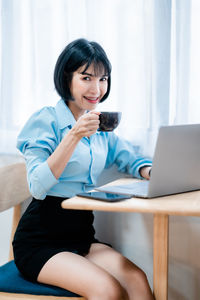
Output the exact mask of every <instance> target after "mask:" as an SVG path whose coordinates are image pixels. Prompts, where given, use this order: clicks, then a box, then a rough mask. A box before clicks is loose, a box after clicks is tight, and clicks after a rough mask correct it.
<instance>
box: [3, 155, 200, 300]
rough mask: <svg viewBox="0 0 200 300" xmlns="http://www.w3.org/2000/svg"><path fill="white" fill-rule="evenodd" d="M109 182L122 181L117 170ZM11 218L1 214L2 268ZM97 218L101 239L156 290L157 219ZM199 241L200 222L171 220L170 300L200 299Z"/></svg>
mask: <svg viewBox="0 0 200 300" xmlns="http://www.w3.org/2000/svg"><path fill="white" fill-rule="evenodd" d="M13 160H14V158H12V161H13ZM0 161H1V160H0ZM4 164H5V158H4ZM108 178H109V180H110V178H115V179H116V178H119V174H117V172H116V169H115V168H114V169H113V170H110V171H109V172H107V173H106V174H105V173H104V174H103V176H102V178H101V180H100V183H103V182H105V181H107V180H108ZM149 201H151V200H149ZM161 205H162V203H161ZM11 215H12V210H8V211H6V212H3V213H1V214H0V241H1V243H0V264H3V263H5V262H6V261H7V257H8V251H9V241H8V236H9V234H10V224H11ZM95 217H96V218H95V226H96V233H97V237H98V238H99V239H101V240H102V241H105V242H109V243H111V244H112V245H113V247H114V248H116V249H117V250H119V251H121V252H122V253H123V254H124V255H125V256H127V257H128V258H129V259H131V260H132V261H134V262H135V263H136V264H137V265H138V266H140V267H141V268H142V269H143V270H144V271H145V272H146V274H147V276H148V279H149V281H150V284H151V286H152V283H153V215H152V214H137V213H110V212H95ZM102 221H103V222H102ZM199 237H200V218H197V217H177V216H171V217H170V239H169V240H170V247H169V300H199V299H200V260H199V252H200V238H199Z"/></svg>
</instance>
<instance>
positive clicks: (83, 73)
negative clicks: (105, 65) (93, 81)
mask: <svg viewBox="0 0 200 300" xmlns="http://www.w3.org/2000/svg"><path fill="white" fill-rule="evenodd" d="M79 74H82V75H88V76H92V77H96V76H95V75H94V74H91V73H87V72H80V73H79ZM106 76H108V75H106V74H105V75H101V76H99V77H106Z"/></svg>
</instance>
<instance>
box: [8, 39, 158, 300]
mask: <svg viewBox="0 0 200 300" xmlns="http://www.w3.org/2000/svg"><path fill="white" fill-rule="evenodd" d="M110 74H111V65H110V62H109V60H108V58H107V56H106V53H105V52H104V50H103V49H102V47H101V46H100V45H99V44H98V43H96V42H89V41H87V40H85V39H78V40H75V41H73V42H72V43H70V44H69V45H68V46H67V47H66V48H65V49H64V50H63V52H62V53H61V54H60V56H59V58H58V61H57V63H56V67H55V73H54V82H55V87H56V90H57V92H58V94H59V95H60V96H61V99H60V100H59V102H58V103H57V105H56V106H55V107H44V108H43V109H41V110H40V111H38V112H36V113H35V114H33V116H32V117H31V118H30V119H29V120H28V122H27V123H26V125H25V126H24V128H23V130H22V131H21V133H20V134H19V137H18V143H17V147H18V149H19V150H20V151H21V152H22V153H23V154H24V157H25V160H26V165H27V174H28V183H29V188H30V191H31V194H32V196H33V200H32V202H31V204H30V205H29V207H28V208H27V210H26V212H25V213H24V215H23V216H22V218H21V220H20V223H19V225H18V228H17V231H16V233H15V237H14V240H13V248H14V256H15V262H16V265H17V267H18V269H19V270H20V271H21V273H22V274H23V275H24V276H25V277H26V278H28V279H29V280H32V281H38V282H41V283H46V284H51V285H55V286H59V287H62V288H64V289H67V290H70V291H72V292H75V293H77V294H79V295H82V296H84V297H85V298H86V299H89V300H101V299H102V300H112V299H113V300H118V299H129V300H140V299H141V300H151V299H153V296H152V292H151V289H150V287H149V284H148V281H147V278H146V275H145V274H144V272H143V271H142V270H141V269H139V268H138V267H137V266H136V265H134V264H133V263H132V262H131V261H129V260H128V259H127V258H125V257H124V256H122V255H121V254H120V253H118V252H117V251H115V250H114V249H113V248H112V247H111V246H110V245H107V244H104V243H101V242H100V241H98V240H97V239H96V238H95V230H94V228H93V213H92V212H91V211H80V210H64V209H62V208H61V202H62V201H63V199H66V198H69V197H72V196H74V195H76V194H77V193H80V192H84V191H89V190H91V189H93V188H94V186H95V184H96V181H97V178H98V176H99V175H100V174H101V172H102V170H103V169H104V168H108V167H110V166H111V165H112V164H114V163H115V164H117V165H118V168H119V170H120V171H122V172H127V173H129V174H132V175H133V176H135V177H139V178H142V177H144V178H146V179H149V171H150V169H151V161H150V160H149V159H146V158H144V157H141V156H139V155H136V153H135V152H134V147H133V146H132V145H131V144H130V143H129V142H127V141H124V140H123V139H121V138H119V137H117V136H116V135H115V134H114V133H113V132H109V133H108V132H99V131H97V129H98V127H99V114H100V113H99V112H98V111H95V109H96V108H97V105H98V104H99V103H100V102H103V101H104V100H105V99H106V98H107V97H108V95H109V91H110V81H111V77H110Z"/></svg>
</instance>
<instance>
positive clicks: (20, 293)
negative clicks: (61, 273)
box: [0, 162, 85, 300]
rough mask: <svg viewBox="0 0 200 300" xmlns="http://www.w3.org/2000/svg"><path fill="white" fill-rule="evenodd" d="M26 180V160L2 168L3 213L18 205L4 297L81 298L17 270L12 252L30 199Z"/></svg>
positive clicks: (2, 282) (2, 277)
mask: <svg viewBox="0 0 200 300" xmlns="http://www.w3.org/2000/svg"><path fill="white" fill-rule="evenodd" d="M30 197H31V195H30V192H29V189H28V184H27V180H26V167H25V163H23V162H22V163H21V162H20V163H15V164H11V165H8V166H5V167H1V168H0V212H1V211H4V210H6V209H8V208H11V207H14V211H13V221H12V230H11V238H10V250H9V262H8V263H6V264H4V265H3V266H1V267H0V299H1V300H12V299H15V300H16V299H18V300H22V299H26V300H47V299H48V300H49V299H52V300H61V299H62V300H81V299H85V298H83V297H80V296H79V295H76V294H74V293H72V292H70V291H67V290H64V289H61V288H58V287H54V286H51V285H46V284H40V283H32V282H29V281H28V280H26V279H24V278H23V277H22V275H21V274H20V273H19V271H18V270H17V268H16V266H15V263H14V260H13V251H12V244H11V242H12V240H13V236H14V233H15V230H16V227H17V225H18V222H19V219H20V217H21V207H22V205H21V204H22V203H23V202H24V201H25V200H27V199H28V198H30Z"/></svg>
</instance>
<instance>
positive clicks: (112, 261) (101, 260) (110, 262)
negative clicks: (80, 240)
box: [86, 244, 154, 300]
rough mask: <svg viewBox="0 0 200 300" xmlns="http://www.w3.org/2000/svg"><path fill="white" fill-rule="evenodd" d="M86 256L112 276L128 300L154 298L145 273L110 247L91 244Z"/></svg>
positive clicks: (150, 299) (149, 299)
mask: <svg viewBox="0 0 200 300" xmlns="http://www.w3.org/2000/svg"><path fill="white" fill-rule="evenodd" d="M86 258H87V259H88V260H90V261H92V262H93V263H95V264H96V265H97V266H100V267H101V268H103V269H105V270H106V271H107V272H109V273H110V274H111V275H112V276H114V277H115V278H116V279H117V281H118V282H120V284H121V285H122V286H123V287H124V289H125V290H126V291H127V293H128V296H129V299H130V300H153V299H154V297H153V295H152V292H151V289H150V286H149V283H148V280H147V277H146V275H145V273H144V272H143V271H142V270H141V269H139V268H138V267H137V266H136V265H134V264H133V263H132V262H131V261H130V260H128V259H127V258H125V257H124V256H122V255H121V254H120V253H118V252H117V251H115V250H114V249H112V248H111V247H108V246H106V245H104V244H92V245H91V248H90V252H89V253H88V255H87V256H86Z"/></svg>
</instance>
